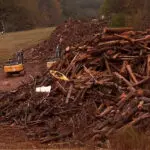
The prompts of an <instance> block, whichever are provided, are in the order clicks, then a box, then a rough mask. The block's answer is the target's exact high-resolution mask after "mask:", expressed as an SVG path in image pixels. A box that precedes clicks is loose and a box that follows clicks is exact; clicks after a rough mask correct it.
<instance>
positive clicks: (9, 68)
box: [4, 51, 25, 76]
mask: <svg viewBox="0 0 150 150" xmlns="http://www.w3.org/2000/svg"><path fill="white" fill-rule="evenodd" d="M4 72H5V73H6V75H7V76H12V75H14V74H19V75H24V74H25V69H24V58H23V51H20V52H17V53H16V55H15V56H14V58H13V59H9V60H8V61H7V62H6V63H5V64H4Z"/></svg>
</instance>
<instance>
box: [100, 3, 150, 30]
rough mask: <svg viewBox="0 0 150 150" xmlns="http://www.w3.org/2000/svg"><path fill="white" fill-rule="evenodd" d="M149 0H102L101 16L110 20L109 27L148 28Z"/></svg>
mask: <svg viewBox="0 0 150 150" xmlns="http://www.w3.org/2000/svg"><path fill="white" fill-rule="evenodd" d="M149 10H150V0H104V3H103V5H102V6H101V8H100V12H101V14H104V15H105V16H106V17H109V19H110V25H111V26H115V27H116V26H134V27H135V28H138V29H145V28H149V27H150V13H149Z"/></svg>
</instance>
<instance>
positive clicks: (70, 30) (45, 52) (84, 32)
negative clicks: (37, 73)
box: [25, 19, 107, 61]
mask: <svg viewBox="0 0 150 150" xmlns="http://www.w3.org/2000/svg"><path fill="white" fill-rule="evenodd" d="M106 25H107V22H106V21H101V20H93V21H88V20H87V21H81V20H72V19H70V20H69V21H67V22H65V23H64V24H62V25H60V26H58V27H57V28H56V29H55V31H54V32H53V33H52V34H51V36H50V39H48V40H45V41H43V43H40V44H39V45H37V46H35V47H34V48H32V49H30V50H28V51H27V52H26V53H25V54H26V55H25V56H26V59H27V60H31V61H33V60H34V61H42V60H43V61H45V60H47V59H50V58H51V57H52V56H53V55H54V53H53V52H54V50H55V48H56V45H57V44H58V42H59V39H60V37H61V38H62V39H63V42H62V49H65V48H66V46H71V45H76V44H78V43H80V42H82V41H85V40H88V39H89V38H91V37H92V35H93V34H96V33H101V32H102V29H103V27H104V26H106Z"/></svg>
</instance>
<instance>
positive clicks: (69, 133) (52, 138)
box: [41, 132, 72, 143]
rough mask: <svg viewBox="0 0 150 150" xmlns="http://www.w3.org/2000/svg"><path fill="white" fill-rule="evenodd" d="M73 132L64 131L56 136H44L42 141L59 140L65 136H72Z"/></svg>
mask: <svg viewBox="0 0 150 150" xmlns="http://www.w3.org/2000/svg"><path fill="white" fill-rule="evenodd" d="M71 134H72V132H68V133H63V134H60V135H58V136H56V137H45V138H42V139H41V143H48V142H51V141H58V140H60V139H62V138H65V137H67V136H71Z"/></svg>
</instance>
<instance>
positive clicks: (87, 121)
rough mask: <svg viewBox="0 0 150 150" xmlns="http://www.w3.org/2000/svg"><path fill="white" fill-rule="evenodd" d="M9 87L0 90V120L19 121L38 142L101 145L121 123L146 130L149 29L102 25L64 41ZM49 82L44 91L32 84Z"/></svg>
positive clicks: (148, 117) (149, 94) (149, 112)
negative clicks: (59, 52) (46, 61)
mask: <svg viewBox="0 0 150 150" xmlns="http://www.w3.org/2000/svg"><path fill="white" fill-rule="evenodd" d="M50 69H52V70H57V71H59V72H61V73H63V74H64V75H65V76H67V77H68V78H69V81H62V80H58V79H56V78H54V77H53V76H51V75H50V73H49V70H48V71H46V72H45V73H43V75H42V76H41V77H31V78H32V79H33V81H32V82H31V83H30V84H23V85H22V86H20V87H19V88H18V89H16V90H15V91H11V92H9V93H1V94H0V110H1V116H2V119H1V122H4V121H9V122H10V123H15V124H19V125H22V126H24V127H25V129H26V130H27V134H28V136H32V137H33V136H34V137H37V138H38V139H40V140H41V142H42V143H46V142H52V141H59V140H61V141H66V140H67V141H70V142H72V141H80V143H85V142H87V141H94V142H95V141H97V142H98V143H99V144H101V145H103V143H105V142H106V140H107V139H108V138H109V137H110V136H111V135H112V134H114V133H115V132H117V131H118V130H120V129H122V128H123V127H126V126H133V127H135V128H138V129H140V130H142V131H143V132H147V131H149V123H150V91H149V88H150V32H149V30H147V31H144V32H143V31H142V32H141V31H134V30H133V28H118V29H114V28H105V29H104V30H103V32H102V33H96V34H94V35H92V36H91V38H90V39H89V40H84V41H81V42H80V43H78V44H76V45H75V46H74V45H73V46H69V48H68V49H67V51H65V54H64V57H63V59H61V60H59V61H58V62H57V63H56V64H54V65H53V66H52V68H50ZM43 85H44V86H48V85H51V86H52V91H51V92H50V93H48V94H41V93H36V92H35V88H36V86H43Z"/></svg>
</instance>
